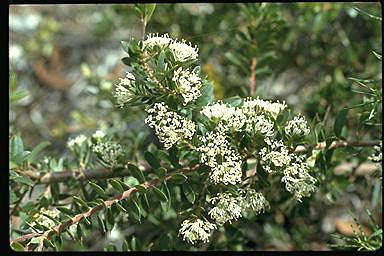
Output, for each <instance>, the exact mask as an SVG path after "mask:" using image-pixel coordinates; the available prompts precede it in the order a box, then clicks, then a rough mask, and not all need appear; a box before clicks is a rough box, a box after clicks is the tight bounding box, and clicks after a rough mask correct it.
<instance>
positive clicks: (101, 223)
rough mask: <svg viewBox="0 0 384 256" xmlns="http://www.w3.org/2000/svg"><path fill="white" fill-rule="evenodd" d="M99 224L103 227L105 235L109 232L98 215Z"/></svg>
mask: <svg viewBox="0 0 384 256" xmlns="http://www.w3.org/2000/svg"><path fill="white" fill-rule="evenodd" d="M97 222H98V223H99V226H100V227H101V230H102V231H103V232H104V233H105V232H107V228H106V225H105V222H104V221H103V220H102V219H101V217H100V216H99V215H97Z"/></svg>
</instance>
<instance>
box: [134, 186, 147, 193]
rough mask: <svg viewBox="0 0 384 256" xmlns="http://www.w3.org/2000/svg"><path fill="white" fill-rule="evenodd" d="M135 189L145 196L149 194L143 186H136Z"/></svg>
mask: <svg viewBox="0 0 384 256" xmlns="http://www.w3.org/2000/svg"><path fill="white" fill-rule="evenodd" d="M135 188H136V189H137V191H138V192H139V193H141V194H145V193H146V192H147V189H146V188H145V187H144V186H142V185H136V186H135Z"/></svg>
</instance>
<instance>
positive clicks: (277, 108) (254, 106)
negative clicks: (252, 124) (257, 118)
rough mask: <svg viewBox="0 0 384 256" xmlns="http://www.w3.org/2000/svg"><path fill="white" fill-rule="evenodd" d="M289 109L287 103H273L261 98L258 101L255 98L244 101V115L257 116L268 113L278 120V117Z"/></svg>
mask: <svg viewBox="0 0 384 256" xmlns="http://www.w3.org/2000/svg"><path fill="white" fill-rule="evenodd" d="M286 107H287V105H286V104H285V102H283V103H280V102H279V101H277V102H271V101H267V100H262V99H260V98H259V97H257V98H256V99H253V98H247V99H245V100H244V103H243V107H242V108H243V111H244V113H248V114H250V115H255V114H258V113H261V112H264V113H268V114H269V115H271V116H272V117H273V118H276V117H277V115H278V114H279V113H280V112H281V111H282V110H284V109H285V108H286Z"/></svg>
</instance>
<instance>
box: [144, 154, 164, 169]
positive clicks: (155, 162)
mask: <svg viewBox="0 0 384 256" xmlns="http://www.w3.org/2000/svg"><path fill="white" fill-rule="evenodd" d="M144 158H145V160H146V161H147V162H148V163H149V165H150V166H151V167H152V168H153V169H157V168H160V161H159V159H157V157H156V156H155V155H154V154H152V153H151V152H149V151H145V153H144Z"/></svg>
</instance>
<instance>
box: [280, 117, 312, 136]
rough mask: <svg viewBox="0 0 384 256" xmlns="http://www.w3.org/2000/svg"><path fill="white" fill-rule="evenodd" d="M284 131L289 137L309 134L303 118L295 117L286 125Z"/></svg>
mask: <svg viewBox="0 0 384 256" xmlns="http://www.w3.org/2000/svg"><path fill="white" fill-rule="evenodd" d="M284 131H285V133H286V134H287V135H289V136H305V135H307V134H309V132H310V130H309V128H308V125H307V121H306V120H305V118H304V117H303V116H295V117H294V118H293V120H291V121H289V122H288V123H287V125H286V126H285V128H284Z"/></svg>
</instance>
